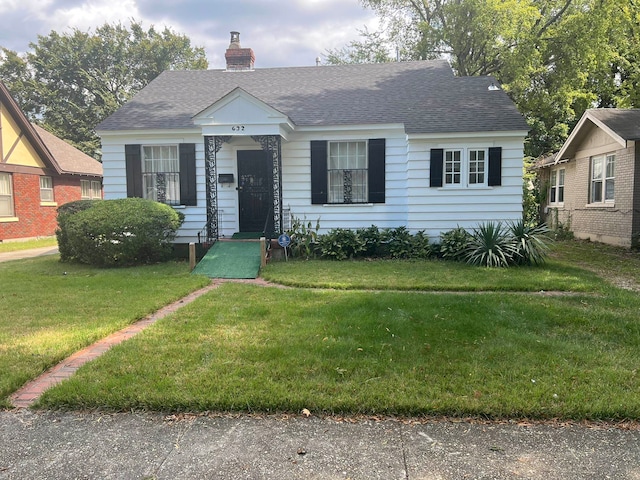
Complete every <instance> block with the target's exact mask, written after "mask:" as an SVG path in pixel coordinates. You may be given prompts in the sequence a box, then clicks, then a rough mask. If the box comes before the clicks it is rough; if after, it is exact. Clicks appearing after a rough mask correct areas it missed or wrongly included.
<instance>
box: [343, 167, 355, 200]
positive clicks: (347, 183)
mask: <svg viewBox="0 0 640 480" xmlns="http://www.w3.org/2000/svg"><path fill="white" fill-rule="evenodd" d="M351 173H352V172H351V170H343V172H342V190H343V192H342V193H343V195H344V203H353V177H352V174H351Z"/></svg>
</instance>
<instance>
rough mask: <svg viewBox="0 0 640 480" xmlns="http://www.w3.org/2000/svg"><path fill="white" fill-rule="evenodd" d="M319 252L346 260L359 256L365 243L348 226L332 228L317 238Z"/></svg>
mask: <svg viewBox="0 0 640 480" xmlns="http://www.w3.org/2000/svg"><path fill="white" fill-rule="evenodd" d="M318 245H319V247H320V254H321V255H322V256H323V257H327V258H332V259H334V260H346V259H347V258H355V257H358V256H361V254H362V252H364V250H365V244H364V241H363V240H362V238H360V237H359V236H358V235H357V234H356V232H354V231H353V230H349V229H348V228H334V229H333V230H330V231H329V232H328V233H325V234H324V235H320V237H319V240H318Z"/></svg>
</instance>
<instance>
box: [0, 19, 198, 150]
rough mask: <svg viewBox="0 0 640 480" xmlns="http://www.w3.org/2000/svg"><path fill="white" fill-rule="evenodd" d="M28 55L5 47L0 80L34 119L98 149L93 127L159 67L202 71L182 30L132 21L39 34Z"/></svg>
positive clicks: (0, 51)
mask: <svg viewBox="0 0 640 480" xmlns="http://www.w3.org/2000/svg"><path fill="white" fill-rule="evenodd" d="M30 48H31V50H30V51H29V52H27V53H26V54H24V55H19V54H17V53H16V52H13V51H10V50H8V49H6V48H2V47H0V80H2V81H3V82H4V83H5V84H6V85H7V87H8V88H9V90H10V91H11V93H12V94H13V96H14V97H15V98H16V100H17V101H18V103H19V104H20V106H21V108H22V109H23V110H24V111H25V113H26V114H27V116H28V117H30V119H31V120H37V121H38V122H39V123H41V124H42V125H43V126H44V127H45V128H47V130H49V131H51V132H52V133H54V134H56V135H57V136H59V137H61V138H63V139H65V140H67V141H69V142H70V143H72V144H74V145H75V146H76V147H78V148H80V149H81V150H83V151H84V152H86V153H88V154H89V155H95V154H96V152H97V151H98V148H99V139H98V138H97V136H96V135H95V132H94V128H95V127H96V125H97V124H98V123H100V122H101V121H102V120H103V119H105V118H106V117H107V116H109V115H110V114H111V113H113V112H114V111H115V110H117V109H118V108H119V107H120V106H121V105H122V104H124V103H125V102H126V101H127V100H129V99H130V98H131V97H132V96H133V95H134V94H135V93H136V92H138V91H139V90H140V89H142V88H143V87H144V86H145V85H147V84H148V83H149V82H150V81H151V80H153V79H154V78H155V77H156V76H157V75H159V74H160V73H161V72H162V71H164V70H168V69H204V68H207V66H208V64H207V60H206V57H205V53H204V49H203V48H201V47H192V46H191V41H190V40H189V38H187V37H186V36H184V35H180V34H176V33H174V32H173V31H172V30H170V29H169V28H165V29H164V30H162V31H158V30H156V29H155V27H153V26H151V27H150V28H148V29H144V28H143V26H142V25H141V24H140V23H138V22H135V21H132V22H131V24H130V26H129V28H127V27H125V26H124V25H122V24H104V25H103V26H101V27H98V28H97V29H96V30H95V32H93V33H92V32H83V31H80V30H78V29H74V30H73V31H71V33H63V34H60V33H58V32H55V31H52V32H51V33H49V35H46V36H38V41H37V43H31V44H30Z"/></svg>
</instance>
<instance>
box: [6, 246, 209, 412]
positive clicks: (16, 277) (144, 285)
mask: <svg viewBox="0 0 640 480" xmlns="http://www.w3.org/2000/svg"><path fill="white" fill-rule="evenodd" d="M206 283H207V279H204V278H202V277H197V276H191V275H189V273H188V267H187V265H186V264H184V263H173V262H170V263H166V264H162V265H154V266H148V267H139V268H127V269H94V268H90V267H85V266H80V265H70V264H63V263H60V261H59V257H58V256H57V255H52V256H47V257H41V258H36V259H29V260H21V261H16V262H8V263H0V406H4V407H8V406H9V404H8V401H7V398H8V396H9V395H10V394H11V393H12V392H14V391H15V390H16V389H18V388H19V387H20V386H21V385H23V384H24V383H25V382H26V381H28V380H30V379H32V378H34V377H36V376H37V375H39V374H40V373H42V372H43V371H45V370H46V369H48V368H49V367H51V366H53V365H55V364H56V363H58V362H59V361H61V360H62V359H64V358H66V357H67V356H69V355H70V354H71V353H73V352H75V351H76V350H79V349H81V348H82V347H84V346H87V345H89V344H91V343H93V342H94V341H96V340H99V339H100V338H103V337H105V336H107V335H108V334H110V333H112V332H114V331H116V330H118V329H121V328H123V327H125V326H126V325H128V324H131V323H133V322H134V321H136V320H138V319H140V318H143V317H144V316H145V315H147V314H149V313H152V312H154V311H155V310H157V309H159V308H161V307H162V306H164V305H165V304H167V303H169V302H171V301H173V300H176V299H178V298H180V297H182V296H184V295H186V294H187V293H189V292H191V291H193V290H195V289H197V288H198V287H200V286H202V285H204V284H206Z"/></svg>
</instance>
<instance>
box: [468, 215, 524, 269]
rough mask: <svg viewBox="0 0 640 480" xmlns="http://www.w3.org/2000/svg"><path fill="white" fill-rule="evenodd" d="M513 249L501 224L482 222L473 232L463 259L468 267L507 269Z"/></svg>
mask: <svg viewBox="0 0 640 480" xmlns="http://www.w3.org/2000/svg"><path fill="white" fill-rule="evenodd" d="M514 248H515V246H514V242H513V241H512V240H511V238H509V236H508V235H507V234H506V231H505V228H504V226H503V225H502V222H484V223H481V224H480V225H478V227H476V228H475V229H474V230H473V233H472V235H471V238H470V239H469V245H468V246H467V248H466V250H465V257H464V258H465V261H466V262H467V263H468V264H470V265H477V266H484V267H508V266H509V264H510V263H511V262H512V260H513V255H514V253H515V252H514Z"/></svg>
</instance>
